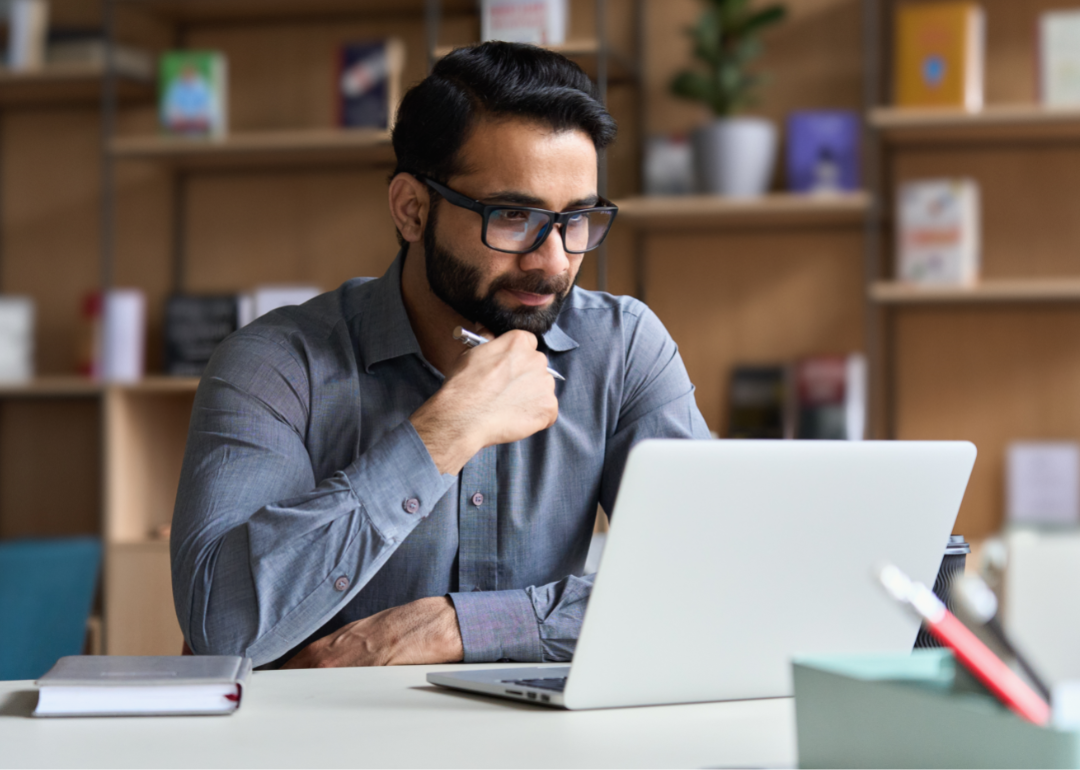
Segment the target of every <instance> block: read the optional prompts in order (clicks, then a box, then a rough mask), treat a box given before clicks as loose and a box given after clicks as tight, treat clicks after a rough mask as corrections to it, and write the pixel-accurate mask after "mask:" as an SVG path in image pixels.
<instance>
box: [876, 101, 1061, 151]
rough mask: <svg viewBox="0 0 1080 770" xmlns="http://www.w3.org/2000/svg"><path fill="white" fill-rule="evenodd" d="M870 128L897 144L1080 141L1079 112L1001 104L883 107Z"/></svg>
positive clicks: (1029, 105) (1034, 105) (1030, 105)
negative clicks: (978, 107)
mask: <svg viewBox="0 0 1080 770" xmlns="http://www.w3.org/2000/svg"><path fill="white" fill-rule="evenodd" d="M868 122H869V124H870V125H871V126H872V127H873V128H874V129H876V130H877V131H878V132H879V133H880V135H881V136H882V138H883V139H884V140H885V141H888V142H894V143H919V142H943V141H947V142H972V141H975V142H982V141H994V142H1001V141H1024V140H1040V139H1062V138H1072V139H1076V138H1080V108H1051V107H1043V106H1041V105H1037V104H1001V105H988V106H987V107H985V108H983V109H981V110H978V111H974V112H969V111H965V110H948V109H937V110H931V109H910V108H897V107H881V108H878V109H875V110H871V112H870V114H869V117H868Z"/></svg>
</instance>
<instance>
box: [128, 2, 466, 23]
mask: <svg viewBox="0 0 1080 770" xmlns="http://www.w3.org/2000/svg"><path fill="white" fill-rule="evenodd" d="M116 4H117V6H118V7H120V8H126V9H137V10H140V11H145V12H148V13H152V14H154V15H155V16H158V17H160V18H163V19H166V20H168V21H174V22H181V23H185V24H194V23H202V24H211V23H223V22H229V23H249V22H258V21H268V20H269V21H275V20H276V21H280V20H288V19H296V18H300V19H307V20H310V19H318V18H322V17H329V18H355V17H356V15H357V13H358V12H359V13H362V14H363V15H364V16H366V17H368V18H380V17H409V18H412V17H419V16H422V15H423V14H424V13H425V11H427V10H428V3H427V0H360V2H359V3H358V2H357V0H304V1H303V2H297V0H116ZM441 6H442V12H443V13H463V12H471V11H474V10H475V7H476V2H475V0H441Z"/></svg>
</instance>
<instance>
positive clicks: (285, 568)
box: [171, 255, 709, 665]
mask: <svg viewBox="0 0 1080 770" xmlns="http://www.w3.org/2000/svg"><path fill="white" fill-rule="evenodd" d="M404 259H405V257H404V255H399V256H398V258H397V260H395V262H394V263H393V265H392V266H391V267H390V269H389V270H388V271H387V273H386V274H385V275H384V276H383V277H382V278H380V279H376V280H372V279H367V278H357V279H354V280H351V281H349V282H347V283H345V284H343V285H342V286H341V287H340V288H339V289H338V290H337V291H333V292H330V293H327V294H323V295H322V296H320V297H317V298H316V299H314V300H312V301H310V302H307V303H306V304H304V305H301V306H299V307H290V308H284V309H281V310H278V311H275V312H273V313H270V314H268V315H266V316H264V317H262V318H260V319H258V320H257V321H255V322H254V323H252V324H250V325H248V326H245V327H244V328H243V329H241V330H240V331H238V332H237V333H235V334H233V335H232V336H230V337H229V338H228V339H226V340H225V341H224V342H223V343H222V344H221V345H220V346H219V347H218V350H217V351H216V352H215V354H214V357H213V359H212V360H211V362H210V364H209V366H208V367H207V369H206V372H205V374H204V375H203V379H202V382H201V383H200V385H199V390H198V393H197V394H196V396H195V406H194V409H193V411H192V416H191V427H190V431H189V434H188V443H187V450H186V453H185V456H184V466H183V471H182V473H181V478H180V489H179V493H178V495H177V499H176V511H175V514H174V518H173V526H172V545H171V547H172V574H173V593H174V598H175V603H176V613H177V616H178V618H179V620H180V627H181V628H182V629H183V631H184V637H185V638H186V639H187V642H188V644H190V645H191V648H192V649H193V650H194V651H195V652H197V653H201V654H211V653H213V654H244V655H248V656H250V657H251V658H253V659H254V661H255V664H256V665H262V664H266V663H270V662H273V661H275V660H279V659H282V658H283V656H286V655H287V654H290V653H291V652H293V651H295V650H296V649H298V648H299V647H301V646H302V645H304V644H306V643H308V642H310V641H311V640H312V639H315V638H318V637H319V636H322V635H325V634H327V633H330V632H331V631H333V630H335V629H336V628H340V627H341V626H343V625H345V624H346V623H349V622H352V621H354V620H358V619H360V618H364V617H368V616H369V615H372V614H374V613H376V612H379V611H381V610H384V609H387V608H390V607H395V606H399V605H402V604H406V603H408V602H410V601H413V600H415V599H420V598H423V597H427V596H441V595H447V594H449V595H450V597H451V599H452V601H453V603H454V607H455V609H456V610H457V615H458V622H459V625H460V628H461V636H462V641H463V643H464V649H465V660H466V661H490V660H500V659H512V660H521V661H544V660H567V659H569V658H570V656H571V655H572V654H573V650H574V645H575V643H576V640H577V637H578V631H579V629H580V626H581V619H582V615H583V613H584V609H585V604H586V601H587V599H588V596H589V591H590V589H591V586H592V579H591V576H583V575H582V572H583V568H584V564H585V556H586V553H587V552H588V548H589V542H590V539H591V533H592V529H593V522H594V519H595V518H596V506H597V503H598V502H599V504H600V505H602V506H603V507H604V510H606V511H611V510H612V507H613V504H614V501H615V493H616V491H617V490H618V488H619V480H620V477H621V474H622V470H623V466H624V464H625V462H626V457H627V453H628V452H629V451H630V448H631V447H632V446H633V445H634V443H636V442H637V441H640V440H641V439H644V438H650V437H685V438H702V439H704V438H708V435H709V434H708V430H707V428H706V426H705V422H704V420H703V419H702V417H701V413H700V412H699V411H698V408H697V404H696V403H695V401H694V388H693V386H692V385H691V384H690V380H689V378H688V377H687V374H686V370H685V368H684V366H683V363H682V359H681V358H680V357H679V353H678V349H677V348H676V346H675V343H674V342H673V341H672V339H671V337H670V336H669V335H668V333H667V331H666V330H665V329H664V327H663V326H662V325H661V323H660V321H659V320H658V319H657V318H656V316H655V315H654V314H653V313H652V312H651V311H650V310H649V309H648V308H647V307H646V306H645V305H643V304H642V303H640V302H638V301H637V300H634V299H631V298H628V297H613V296H611V295H608V294H602V293H598V292H590V291H584V290H582V289H580V288H575V289H573V290H572V291H571V294H570V296H569V297H568V298H567V301H566V303H565V305H564V306H563V310H562V313H561V314H560V316H559V320H558V323H557V324H556V325H555V326H553V327H552V328H551V330H550V331H549V332H548V333H547V334H545V335H544V337H543V340H542V345H541V348H542V349H544V350H545V351H546V353H547V355H548V358H549V360H550V362H551V366H552V367H553V368H554V369H556V370H558V371H559V372H561V373H562V374H563V375H565V376H566V382H559V383H557V385H556V395H557V397H558V399H559V418H558V420H557V421H556V423H555V425H553V426H552V427H551V428H548V429H547V430H545V431H542V432H540V433H537V434H535V435H533V436H531V437H529V438H527V439H524V440H522V441H518V442H516V443H513V444H503V445H500V446H493V447H488V448H487V449H484V450H482V451H481V452H479V453H478V454H477V455H476V456H475V457H473V458H472V459H471V460H470V461H469V462H468V464H467V465H466V466H465V467H464V468H463V469H462V471H461V473H460V474H459V475H457V476H451V475H443V474H440V473H439V471H438V469H437V468H436V466H435V464H434V462H433V461H432V459H431V456H430V455H429V454H428V452H427V449H426V447H425V446H424V443H423V442H422V441H421V440H420V437H419V436H418V435H417V433H416V430H415V429H414V428H413V426H412V423H410V422H409V419H408V418H409V415H411V414H412V413H413V412H414V411H415V410H416V409H417V408H418V407H419V406H420V405H421V404H423V403H424V402H425V401H426V400H427V399H429V398H430V397H431V396H432V395H433V394H434V393H435V392H436V391H437V390H438V389H439V387H440V386H441V384H442V382H443V377H442V375H441V374H440V373H439V372H438V371H437V370H436V369H435V368H434V367H432V366H431V365H430V364H429V363H427V361H426V360H425V359H424V357H423V355H422V354H421V352H420V346H419V344H418V343H417V341H416V337H415V335H414V334H413V331H412V327H411V325H410V324H409V319H408V316H407V315H406V313H405V308H404V305H403V304H402V300H401V269H402V265H403V264H404ZM449 333H450V330H447V334H449ZM657 515H663V514H662V512H661V511H657ZM642 569H648V565H647V564H646V563H643V564H642Z"/></svg>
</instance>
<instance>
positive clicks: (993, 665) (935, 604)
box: [878, 564, 1050, 726]
mask: <svg viewBox="0 0 1080 770" xmlns="http://www.w3.org/2000/svg"><path fill="white" fill-rule="evenodd" d="M878 578H879V579H880V580H881V584H882V585H883V586H885V590H886V591H888V592H889V593H890V594H891V595H892V596H893V598H895V599H896V600H897V601H898V602H900V603H902V604H906V605H908V606H909V607H911V608H913V609H914V610H915V612H916V613H918V615H919V617H921V618H922V619H923V622H924V623H925V624H926V627H927V628H928V629H929V630H930V633H931V634H933V635H934V636H935V637H936V638H937V639H938V641H940V642H941V643H942V644H943V645H945V646H946V647H948V648H949V649H950V650H952V651H953V654H954V655H955V656H956V659H957V660H959V661H960V662H961V663H962V664H963V665H964V667H965V668H966V669H967V670H968V671H970V672H971V673H972V674H973V675H974V676H975V678H976V679H978V680H979V681H980V682H982V683H983V685H985V686H986V688H987V689H988V690H990V692H992V693H993V694H994V695H995V696H997V698H998V700H1000V701H1001V702H1002V703H1004V704H1005V705H1006V706H1008V707H1009V708H1010V709H1012V710H1013V711H1014V712H1015V713H1016V714H1018V715H1020V716H1021V717H1023V718H1024V719H1026V720H1028V721H1029V722H1034V723H1035V724H1037V725H1040V726H1044V725H1046V724H1048V723H1049V722H1050V705H1049V704H1048V703H1047V702H1046V701H1045V700H1043V699H1042V697H1041V696H1040V695H1039V694H1038V693H1037V692H1035V691H1034V690H1032V689H1031V688H1030V687H1028V686H1027V684H1026V683H1025V682H1024V680H1023V679H1021V678H1020V677H1019V676H1017V675H1016V672H1014V671H1013V670H1012V669H1011V668H1009V667H1008V666H1007V665H1006V664H1005V662H1004V661H1003V660H1002V659H1001V658H999V657H998V656H997V655H995V654H994V653H993V651H992V650H991V649H990V648H989V647H987V646H986V645H985V644H983V643H982V642H981V641H980V640H979V638H978V637H977V636H975V634H973V633H972V632H971V631H970V630H969V629H968V627H967V626H965V625H964V624H963V623H961V622H960V620H959V618H957V617H956V616H955V615H953V614H952V613H951V612H949V610H948V609H947V608H946V607H945V605H944V604H943V603H942V601H941V600H940V599H938V598H937V597H936V596H935V595H934V592H933V591H931V590H930V589H929V588H927V587H926V586H924V585H923V584H922V583H915V582H912V580H911V578H909V577H908V576H907V575H905V574H904V573H903V572H901V571H900V569H899V568H898V567H896V566H894V565H892V564H887V565H885V566H884V567H882V568H881V569H880V570H879V571H878Z"/></svg>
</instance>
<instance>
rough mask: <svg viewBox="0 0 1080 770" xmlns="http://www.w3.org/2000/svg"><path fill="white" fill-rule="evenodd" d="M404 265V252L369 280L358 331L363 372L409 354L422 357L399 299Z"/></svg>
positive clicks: (418, 344)
mask: <svg viewBox="0 0 1080 770" xmlns="http://www.w3.org/2000/svg"><path fill="white" fill-rule="evenodd" d="M404 264H405V250H404V249H402V250H401V251H399V252H398V255H397V257H396V258H395V259H394V261H393V263H392V264H391V265H390V267H389V269H388V270H387V271H386V272H385V273H384V274H383V276H382V278H379V279H376V280H374V281H372V282H371V283H372V287H371V294H370V295H368V301H367V303H366V305H367V307H366V308H365V309H364V311H363V315H364V321H363V323H361V324H360V329H359V331H358V336H359V341H360V359H361V360H362V361H363V362H364V371H365V372H370V371H371V367H373V366H374V365H375V364H377V363H379V362H381V361H388V360H390V359H391V358H398V357H399V356H407V355H411V354H414V353H415V354H416V355H418V356H419V355H421V353H420V343H419V342H417V341H416V334H414V333H413V328H412V324H411V323H410V322H409V315H408V313H406V312H405V303H404V302H402V300H401V269H402V267H403V266H404Z"/></svg>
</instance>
